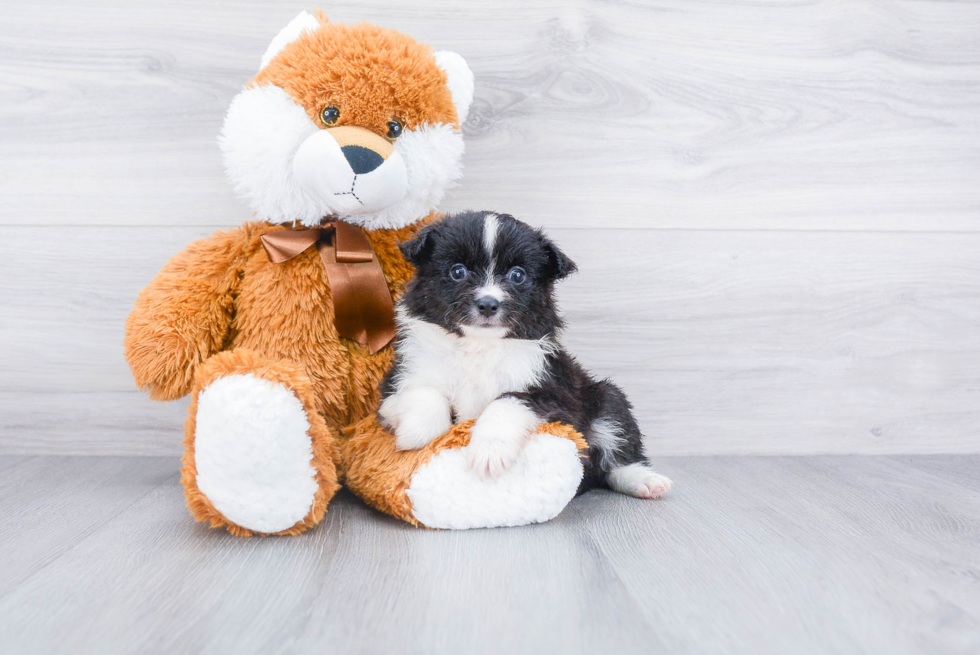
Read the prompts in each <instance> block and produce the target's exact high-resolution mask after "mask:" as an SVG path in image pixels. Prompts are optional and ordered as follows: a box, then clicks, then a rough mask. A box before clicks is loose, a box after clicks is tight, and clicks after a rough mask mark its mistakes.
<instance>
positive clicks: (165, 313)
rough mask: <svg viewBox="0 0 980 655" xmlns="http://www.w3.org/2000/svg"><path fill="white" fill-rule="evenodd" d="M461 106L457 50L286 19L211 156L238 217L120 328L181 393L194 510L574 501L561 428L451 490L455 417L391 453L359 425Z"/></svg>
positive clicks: (467, 78)
mask: <svg viewBox="0 0 980 655" xmlns="http://www.w3.org/2000/svg"><path fill="white" fill-rule="evenodd" d="M472 96H473V77H472V74H471V73H470V71H469V69H468V68H467V66H466V63H465V62H464V61H463V59H462V58H461V57H460V56H459V55H457V54H455V53H452V52H434V51H433V50H431V49H430V48H429V47H427V46H425V45H421V44H419V43H417V42H415V41H414V40H412V39H411V38H409V37H407V36H405V35H403V34H400V33H398V32H395V31H392V30H387V29H382V28H379V27H375V26H372V25H367V24H360V25H352V26H349V25H340V24H334V23H330V22H329V21H328V20H327V19H326V17H325V16H323V15H322V14H320V15H317V16H313V15H311V14H308V13H306V12H304V13H302V14H300V15H299V16H298V17H297V18H296V19H294V20H293V21H292V22H291V23H290V24H289V25H288V26H287V27H286V28H285V29H283V30H282V31H281V32H280V33H279V34H278V35H277V36H276V37H275V38H274V39H273V40H272V43H271V45H270V46H269V49H268V50H267V51H266V53H265V56H264V57H263V58H262V63H261V66H260V69H259V72H258V74H257V75H256V76H255V78H254V79H253V80H252V81H251V82H250V83H249V84H248V85H247V86H246V88H245V89H244V90H243V91H242V92H241V93H239V94H238V95H237V96H236V97H235V99H234V100H233V101H232V103H231V106H230V108H229V110H228V114H227V117H226V119H225V123H224V127H223V129H222V133H221V137H220V145H221V148H222V150H223V152H224V158H225V166H226V169H227V172H228V176H229V178H230V180H231V182H232V183H233V185H234V187H235V189H236V191H237V192H238V194H239V195H240V196H242V197H243V198H244V199H245V200H247V202H248V203H249V205H250V207H251V208H252V210H253V211H254V212H255V217H256V221H255V222H251V223H246V224H244V225H242V226H240V227H238V228H236V229H233V230H230V231H228V232H219V233H217V234H215V235H213V236H212V237H210V238H207V239H203V240H201V241H197V242H195V243H193V244H191V245H190V246H189V247H188V248H187V249H186V250H185V251H184V252H182V253H180V254H178V255H176V256H175V257H174V258H173V259H171V260H170V261H169V262H168V263H167V264H166V266H164V268H163V269H162V270H161V271H160V273H159V274H158V275H157V276H156V278H155V279H154V280H153V281H152V282H151V283H150V285H149V286H147V287H146V288H145V289H144V290H143V291H142V292H141V293H140V295H139V297H138V299H137V301H136V306H135V308H134V310H133V312H132V314H131V315H130V317H129V319H128V321H127V323H126V344H125V345H126V357H127V359H128V361H129V363H130V366H131V367H132V370H133V374H134V376H135V378H136V381H137V383H138V384H139V385H140V386H141V387H142V388H144V389H146V390H148V391H149V392H150V395H151V397H152V398H155V399H158V400H172V399H175V398H180V397H182V396H184V395H186V394H188V393H190V394H191V395H192V402H191V406H190V414H189V416H188V418H187V422H186V434H185V440H184V445H185V448H186V453H185V456H184V468H183V476H182V482H183V484H184V488H185V491H186V495H187V501H188V506H189V508H190V511H191V514H192V515H193V516H194V517H195V518H196V519H198V520H201V521H210V522H211V524H212V525H213V526H215V527H219V526H223V527H226V528H227V529H228V530H229V531H230V532H231V533H233V534H236V535H240V536H250V535H252V534H297V533H300V532H302V531H304V530H306V529H307V528H310V527H312V526H313V525H315V524H316V523H317V522H319V521H320V520H321V519H322V518H323V515H324V512H325V511H326V509H327V505H328V503H329V502H330V499H331V497H332V496H333V495H334V493H335V492H336V490H337V489H338V487H339V484H340V482H341V481H346V483H347V484H348V486H350V488H351V489H352V490H353V491H354V492H355V493H357V494H358V495H360V496H361V497H362V498H364V499H365V500H366V501H368V502H369V503H371V504H372V505H374V506H375V507H378V508H379V509H382V510H383V511H387V512H389V513H391V514H394V515H395V516H398V517H399V518H402V519H404V520H407V521H409V522H411V523H414V524H416V525H418V524H422V525H428V526H431V527H476V526H478V525H480V526H482V525H510V524H516V523H527V522H532V521H540V520H547V519H548V518H551V517H552V516H554V515H555V514H557V513H558V512H559V511H560V510H561V508H562V507H564V505H565V503H567V502H568V500H569V499H570V498H571V497H572V496H573V495H574V493H575V489H576V487H577V485H578V479H580V478H581V463H580V461H579V457H578V450H579V449H580V448H581V447H583V446H584V444H583V443H582V441H581V438H580V436H579V435H577V434H575V433H574V432H573V431H571V430H570V429H569V428H567V427H562V426H550V427H547V428H541V429H540V430H539V432H541V433H542V434H540V435H538V436H539V437H540V438H537V439H532V444H531V446H533V447H531V446H529V447H528V449H527V455H526V457H525V458H524V459H525V461H524V463H523V464H521V465H519V466H517V467H515V472H514V473H513V475H512V476H511V477H512V479H511V480H510V482H507V481H504V482H503V483H502V484H496V483H493V482H482V481H479V480H478V479H476V476H475V475H472V476H471V477H472V478H474V479H473V480H470V479H464V480H463V481H462V482H460V476H463V477H465V475H466V473H465V472H464V471H457V470H456V468H461V467H456V468H454V466H455V465H454V464H453V463H452V462H451V461H449V462H447V459H446V457H445V456H449V459H450V460H451V459H452V456H453V454H454V453H456V454H458V452H459V449H460V448H461V447H464V446H465V444H466V441H467V439H468V432H467V426H465V425H463V426H455V427H454V429H453V430H451V431H450V433H448V434H447V435H445V436H444V437H442V438H440V439H438V440H436V442H434V443H433V444H430V445H429V446H428V447H427V448H426V449H425V450H423V451H418V452H409V453H397V452H395V451H394V441H393V437H392V436H391V435H389V434H388V433H386V432H385V431H384V430H383V429H381V428H380V427H379V426H378V425H377V423H376V422H375V420H374V417H373V415H374V411H375V410H376V408H377V403H378V385H379V383H380V381H381V379H382V377H383V376H384V374H385V372H386V371H387V369H388V368H389V366H390V364H391V361H392V345H391V340H392V338H393V336H394V331H395V324H394V312H393V309H392V302H393V298H397V296H398V294H399V293H400V292H401V289H402V287H403V285H404V284H405V283H406V282H407V281H408V279H409V278H410V277H411V275H412V268H411V266H410V265H409V264H408V263H407V262H406V261H405V259H404V258H403V256H402V254H401V252H400V251H399V248H398V244H399V243H401V242H403V241H406V240H408V239H409V238H411V237H412V235H413V234H414V233H415V232H416V231H417V230H418V229H419V228H420V227H422V226H423V225H424V224H426V223H427V222H430V221H432V220H436V218H437V215H436V214H435V208H436V206H437V205H438V203H439V202H440V201H441V200H442V198H443V196H444V194H445V191H446V190H447V189H448V188H449V187H450V186H452V185H453V184H454V183H455V182H456V180H457V179H458V178H459V177H460V175H461V168H460V159H461V157H462V152H463V141H462V135H461V132H460V124H461V122H462V121H463V119H464V118H465V116H466V112H467V108H468V106H469V104H470V101H471V99H472ZM444 455H445V456H444ZM535 458H537V459H535ZM555 461H558V462H559V464H558V465H557V468H555V467H556V464H555ZM542 472H543V474H544V478H543V479H544V483H542V481H541V479H540V478H541V476H542ZM522 476H523V477H522ZM576 476H577V477H576ZM481 485H483V486H481ZM515 494H516V495H515ZM528 494H530V497H532V498H531V500H529V501H528V500H527V498H526V496H527V495H528ZM447 498H451V499H453V500H451V501H449V505H447V504H446V499H447ZM528 507H531V509H530V510H529V509H528Z"/></svg>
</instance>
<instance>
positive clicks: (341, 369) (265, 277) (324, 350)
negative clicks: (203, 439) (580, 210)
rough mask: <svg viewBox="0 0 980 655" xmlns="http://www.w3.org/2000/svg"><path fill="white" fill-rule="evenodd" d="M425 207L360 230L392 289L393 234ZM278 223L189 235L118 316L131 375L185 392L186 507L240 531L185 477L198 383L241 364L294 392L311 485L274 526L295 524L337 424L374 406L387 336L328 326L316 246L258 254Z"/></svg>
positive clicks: (404, 231) (154, 391) (330, 455)
mask: <svg viewBox="0 0 980 655" xmlns="http://www.w3.org/2000/svg"><path fill="white" fill-rule="evenodd" d="M435 217H436V215H435V214H432V215H430V216H428V217H426V218H425V219H424V220H422V221H420V222H418V223H415V224H413V225H410V226H407V227H404V228H401V229H398V230H372V231H367V232H366V234H367V237H368V240H369V241H370V242H371V245H372V247H373V248H374V251H375V255H376V257H377V258H378V262H379V263H380V264H381V268H382V270H383V271H384V274H385V280H386V281H387V283H388V288H389V289H390V290H391V292H392V295H393V296H394V297H396V298H397V296H398V294H399V293H400V291H401V289H402V288H403V286H404V285H405V283H406V282H407V281H408V279H409V278H410V277H411V276H412V267H411V265H410V264H409V263H407V262H406V261H405V259H404V257H403V256H402V254H401V251H399V249H398V243H400V242H401V241H405V240H407V239H409V238H411V235H412V234H414V233H415V232H416V231H417V230H418V229H419V228H421V227H422V226H423V225H425V224H427V223H428V222H430V221H431V220H434V219H435ZM282 229H288V228H284V227H282V226H279V225H272V224H269V223H247V224H245V225H243V226H241V227H239V228H237V229H235V230H231V231H229V232H218V233H216V234H215V235H213V236H211V237H209V238H207V239H202V240H200V241H197V242H194V243H192V244H191V245H190V246H189V247H188V248H187V249H186V250H185V251H183V252H181V253H180V254H178V255H176V256H175V257H174V258H173V259H171V260H170V261H169V262H168V263H167V264H166V265H165V266H164V267H163V269H162V270H161V271H160V272H159V273H158V274H157V276H156V278H155V279H154V280H153V281H152V282H151V283H150V284H149V285H148V286H147V287H146V288H145V289H143V291H141V292H140V294H139V296H138V298H137V300H136V306H135V308H134V309H133V312H132V313H131V314H130V316H129V319H128V320H127V321H126V340H125V347H126V359H127V360H128V361H129V363H130V366H131V368H132V370H133V374H134V376H135V378H136V382H137V384H139V386H140V387H141V388H143V389H146V390H148V391H149V392H150V395H151V397H153V398H155V399H157V400H174V399H176V398H180V397H182V396H184V395H186V394H187V393H189V392H191V391H193V392H194V397H193V401H192V405H191V408H190V414H189V416H188V419H187V423H186V426H185V440H184V444H185V447H186V454H185V457H184V469H183V476H182V481H183V483H184V487H185V491H186V495H187V500H188V507H189V508H190V510H191V514H193V515H194V517H195V518H196V519H198V520H201V521H210V522H211V524H212V525H213V526H215V527H217V526H227V527H228V529H229V531H231V532H232V533H234V534H238V535H241V536H248V535H250V534H252V533H251V531H249V530H247V529H245V528H243V527H241V526H236V525H234V524H232V523H230V522H229V521H227V520H226V519H225V518H224V517H222V516H221V514H220V513H219V512H217V511H216V510H215V509H214V507H213V506H212V505H211V504H210V503H209V502H208V501H207V499H206V498H205V497H204V495H203V494H202V493H201V492H200V491H199V490H198V489H197V486H196V484H195V477H196V469H195V465H194V430H195V414H196V405H197V396H198V394H199V393H200V391H201V389H203V388H204V387H205V386H207V384H208V383H210V382H212V381H213V380H214V379H216V378H217V377H221V376H223V375H231V374H236V373H252V374H253V375H255V376H256V377H261V378H264V379H267V380H270V381H272V382H278V383H281V384H283V385H284V386H286V387H287V388H289V389H290V390H292V391H293V392H294V393H295V394H296V396H297V397H298V398H299V399H300V401H301V402H302V403H303V406H304V408H305V409H306V410H307V416H308V418H309V421H310V425H311V434H310V437H311V438H312V440H313V446H314V467H315V468H316V469H317V472H318V482H319V484H320V492H318V493H317V497H316V501H315V503H314V507H313V509H312V510H311V513H310V515H309V516H307V517H306V518H305V519H304V520H303V521H301V522H300V523H298V524H297V525H296V526H294V527H293V528H291V529H290V530H287V531H285V533H286V534H295V533H298V532H301V531H303V530H304V529H306V528H308V527H310V526H312V525H314V524H316V522H318V521H319V520H320V519H322V518H323V512H324V511H325V510H326V506H327V503H328V502H329V500H330V498H331V497H332V496H333V494H334V492H335V491H336V489H337V488H338V477H339V476H338V469H339V468H340V465H341V458H340V450H339V448H340V447H339V444H338V442H337V437H336V435H337V431H338V430H339V429H340V428H342V427H343V426H346V425H348V424H350V423H353V422H356V421H358V420H360V419H362V418H364V417H365V416H367V415H369V414H371V413H372V412H374V411H375V409H376V408H377V404H378V385H379V384H380V382H381V379H382V378H383V377H384V374H385V373H386V372H387V370H388V368H389V367H390V365H391V361H392V357H393V352H392V345H390V344H389V345H388V346H386V347H384V348H383V349H381V350H380V351H378V352H377V353H375V354H374V355H371V354H370V353H369V352H368V349H367V347H366V346H364V345H361V344H360V343H357V342H356V341H352V340H349V339H345V338H342V337H339V336H338V335H337V330H336V328H335V327H334V323H333V303H332V298H331V294H330V287H329V285H328V284H327V278H326V272H325V271H324V268H323V264H322V262H321V260H320V257H319V255H318V253H317V251H316V248H310V249H308V250H307V251H306V252H304V253H303V254H301V255H299V256H298V257H295V258H294V259H292V260H290V261H288V262H284V263H282V264H273V263H272V262H270V261H269V258H268V255H267V254H266V252H265V250H264V249H263V248H262V245H261V241H260V237H261V235H263V234H266V233H268V232H272V231H275V230H282Z"/></svg>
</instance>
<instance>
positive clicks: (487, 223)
mask: <svg viewBox="0 0 980 655" xmlns="http://www.w3.org/2000/svg"><path fill="white" fill-rule="evenodd" d="M499 228H500V221H499V220H497V215H496V214H487V216H486V218H484V219H483V247H484V248H486V250H487V254H488V255H489V256H490V260H491V261H493V247H494V245H495V244H496V243H497V230H498V229H499Z"/></svg>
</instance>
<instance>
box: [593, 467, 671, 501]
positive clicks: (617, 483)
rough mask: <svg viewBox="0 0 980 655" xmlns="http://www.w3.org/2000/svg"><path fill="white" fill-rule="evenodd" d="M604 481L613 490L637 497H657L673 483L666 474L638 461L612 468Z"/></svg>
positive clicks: (665, 491) (668, 489)
mask: <svg viewBox="0 0 980 655" xmlns="http://www.w3.org/2000/svg"><path fill="white" fill-rule="evenodd" d="M606 482H607V483H609V487H610V488H611V489H612V490H613V491H618V492H619V493H621V494H626V495H628V496H636V497H637V498H659V497H660V496H663V495H664V494H665V493H667V492H668V491H670V488H671V486H673V484H674V483H673V482H671V480H670V478H668V477H667V476H665V475H660V474H659V473H656V472H655V471H654V470H653V469H651V468H650V467H649V466H647V465H646V464H641V463H639V462H637V463H636V464H630V465H629V466H620V467H619V468H615V469H613V470H612V471H610V472H609V474H608V475H606Z"/></svg>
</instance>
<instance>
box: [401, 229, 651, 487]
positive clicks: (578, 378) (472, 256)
mask: <svg viewBox="0 0 980 655" xmlns="http://www.w3.org/2000/svg"><path fill="white" fill-rule="evenodd" d="M488 213H489V212H463V213H460V214H456V215H454V216H449V217H447V218H445V219H444V220H442V221H441V222H438V223H434V224H432V225H430V226H428V227H426V228H424V229H423V230H421V231H420V232H419V233H418V234H417V235H416V237H415V238H414V239H412V240H411V241H408V242H407V243H404V244H402V246H401V248H402V252H403V253H404V254H405V257H406V258H407V259H408V260H409V261H410V262H411V263H412V264H413V265H414V266H415V267H416V275H415V277H414V278H413V279H412V281H411V282H409V284H408V287H407V290H406V292H405V295H404V296H403V297H402V299H401V301H400V306H401V307H402V308H403V309H404V310H405V311H407V313H408V314H409V315H410V316H412V317H414V318H418V319H422V320H424V321H427V322H430V323H435V324H437V325H439V326H441V327H442V328H443V329H445V330H447V331H448V332H451V333H453V334H456V335H457V336H462V335H463V331H462V327H464V326H480V327H500V328H506V330H507V332H506V336H505V337H504V338H511V339H548V340H550V341H551V342H553V343H554V344H556V346H557V347H556V349H555V351H554V352H553V354H551V355H548V356H547V357H546V360H545V361H546V363H545V370H544V371H543V372H542V375H541V378H540V382H539V383H538V384H537V385H536V386H534V387H532V388H529V389H525V390H522V391H515V392H510V393H505V394H503V395H502V397H503V396H510V397H513V398H517V399H519V400H521V401H522V402H524V403H525V404H526V405H527V406H528V407H530V408H531V409H532V410H533V411H534V412H535V414H537V415H538V417H539V418H540V419H541V420H542V421H543V422H551V421H561V422H563V423H568V424H570V425H572V426H574V427H575V429H576V430H578V431H579V432H581V433H582V434H583V435H584V437H585V440H586V442H588V443H589V446H590V447H589V451H588V458H587V461H586V463H585V476H584V478H583V480H582V484H581V486H580V488H579V493H582V492H583V491H586V490H588V489H591V488H593V487H597V486H605V484H606V474H607V473H608V472H609V471H611V470H612V469H614V468H617V467H620V466H625V465H628V464H633V463H637V462H642V463H644V464H647V463H648V462H647V460H646V458H645V457H644V455H643V447H642V437H641V434H640V429H639V426H638V425H637V423H636V419H635V418H634V417H633V412H632V406H631V405H630V402H629V400H627V398H626V395H625V394H624V393H623V391H622V390H621V389H620V388H619V387H617V386H616V385H615V384H613V383H612V382H610V381H609V380H596V379H595V378H593V377H592V376H591V375H590V374H589V373H588V372H587V371H586V370H585V369H584V368H583V367H582V366H581V365H580V364H579V363H578V362H577V361H576V360H575V358H573V357H572V356H571V355H569V354H568V353H566V352H565V351H564V350H563V349H562V348H561V346H560V343H559V340H558V339H559V332H560V330H561V328H562V325H563V324H562V320H561V317H560V315H559V313H558V308H557V305H556V303H555V294H554V284H555V282H556V281H557V280H560V279H562V278H564V277H566V276H568V275H570V274H571V273H573V272H575V271H576V266H575V264H574V263H573V262H572V261H571V260H570V259H569V258H568V257H567V256H565V254H564V253H562V252H561V250H560V249H559V248H558V247H557V246H556V245H555V244H553V243H552V242H551V241H550V240H549V239H548V238H547V237H546V236H545V235H544V234H543V233H542V232H541V231H540V230H537V229H534V228H532V227H530V226H528V225H526V224H525V223H522V222H520V221H518V220H517V219H515V218H514V217H512V216H509V215H506V214H497V217H498V221H499V230H498V232H497V238H496V242H495V245H494V257H493V258H492V259H491V257H490V256H488V253H487V251H486V249H485V248H484V244H483V229H484V221H485V219H486V216H487V214H488ZM456 264H463V265H464V266H465V267H466V269H467V270H468V276H467V277H466V278H465V279H463V280H458V281H457V280H454V279H453V278H452V277H451V271H452V269H453V267H454V265H456ZM491 265H492V266H493V270H492V271H490V272H491V273H492V279H493V281H494V282H495V283H496V284H497V285H499V286H500V287H501V288H502V289H503V290H504V291H505V292H506V297H505V298H504V300H503V301H502V302H501V309H500V315H499V316H495V317H493V318H492V319H486V318H485V317H482V316H480V315H479V314H478V313H477V312H476V311H475V310H474V306H473V305H474V298H475V294H474V292H475V291H476V290H477V289H478V288H479V287H480V286H481V285H482V284H485V283H486V281H487V280H488V269H489V268H490V267H491ZM515 266H519V267H522V268H523V269H524V270H525V271H526V272H527V278H526V281H525V282H524V283H523V284H520V285H516V284H512V283H510V281H509V280H508V277H507V276H508V273H509V271H511V270H512V269H513V267H515ZM399 365H400V359H399V357H398V348H397V342H396V356H395V363H394V365H393V367H392V369H391V371H390V372H389V373H388V375H387V376H386V377H385V379H384V381H383V382H382V385H381V393H382V398H387V397H388V396H389V395H391V394H392V393H394V391H395V388H394V383H393V380H394V379H395V378H396V376H397V375H398V371H399ZM602 420H604V421H611V422H612V423H613V424H615V425H616V426H618V434H619V440H618V441H619V446H618V448H616V449H614V450H608V449H607V450H604V449H601V448H599V446H598V439H597V438H596V429H595V428H596V422H597V421H602Z"/></svg>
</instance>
